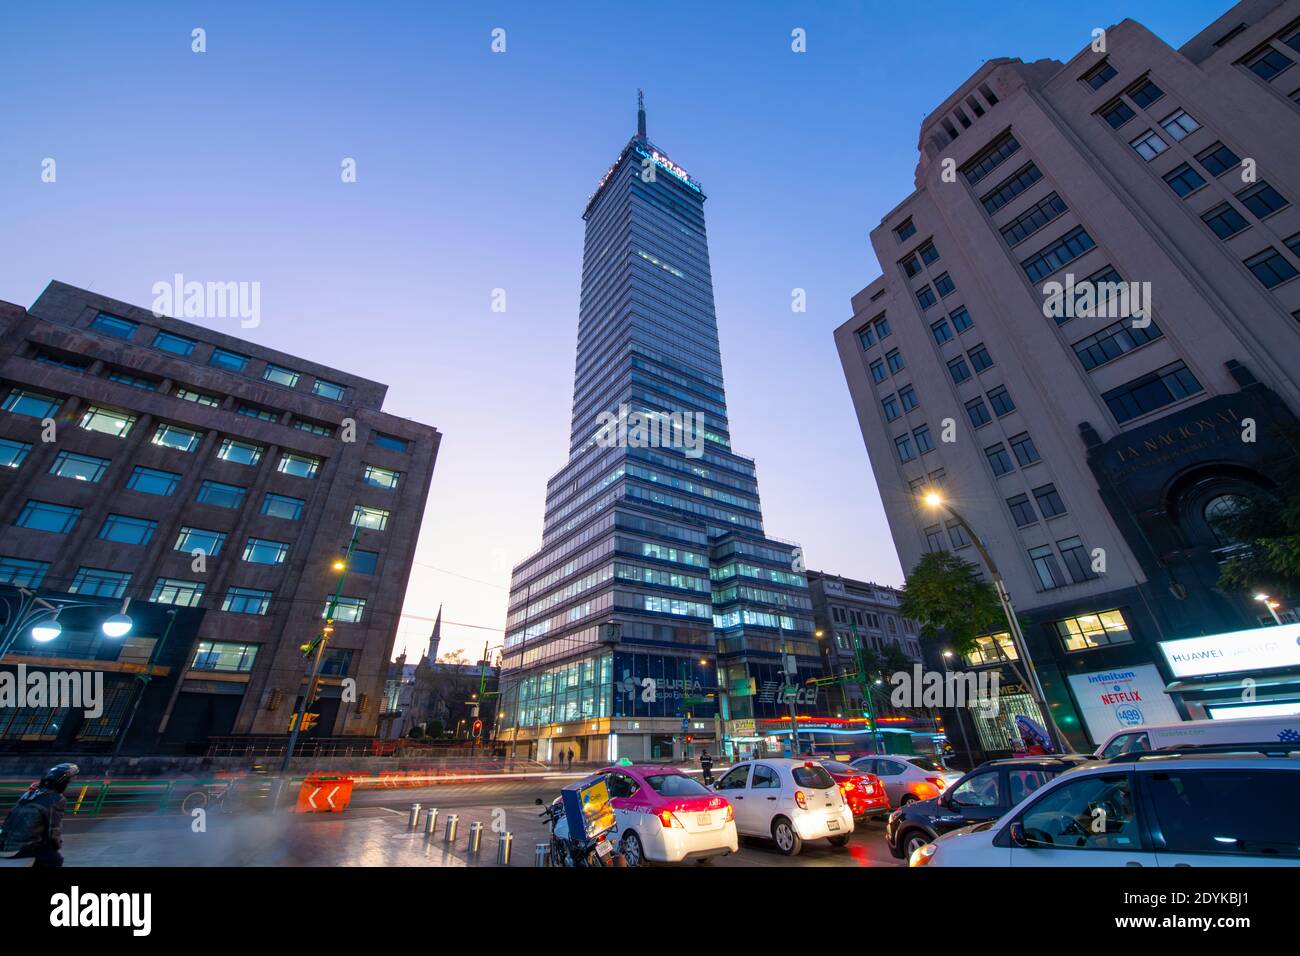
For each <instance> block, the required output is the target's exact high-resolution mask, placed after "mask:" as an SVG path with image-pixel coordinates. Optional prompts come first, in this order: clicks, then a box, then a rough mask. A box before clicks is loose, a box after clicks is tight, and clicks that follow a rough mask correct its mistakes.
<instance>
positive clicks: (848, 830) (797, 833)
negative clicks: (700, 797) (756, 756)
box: [714, 757, 853, 856]
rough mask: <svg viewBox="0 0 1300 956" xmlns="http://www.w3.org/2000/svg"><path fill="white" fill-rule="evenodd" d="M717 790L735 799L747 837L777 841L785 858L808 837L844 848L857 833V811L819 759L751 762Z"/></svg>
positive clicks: (734, 771) (741, 828)
mask: <svg viewBox="0 0 1300 956" xmlns="http://www.w3.org/2000/svg"><path fill="white" fill-rule="evenodd" d="M714 790H716V791H717V792H718V793H719V794H721V795H722V796H724V797H726V798H727V799H728V800H730V801H731V805H732V807H734V808H735V814H736V829H737V830H738V831H739V832H740V833H741V834H742V835H744V836H752V837H762V838H764V839H768V840H773V841H775V842H776V846H777V849H778V850H780V851H781V852H782V853H784V854H785V855H786V856H795V855H796V854H798V853H799V851H800V850H801V849H802V848H803V845H804V843H806V842H807V841H809V840H825V841H826V842H827V843H829V844H830V845H831V846H836V847H840V846H845V845H846V844H847V843H848V842H849V837H850V836H851V835H852V833H853V810H852V809H851V808H850V807H849V804H848V801H847V800H845V799H844V794H843V793H842V792H841V790H840V788H839V785H838V784H836V782H835V778H834V777H832V776H831V775H830V774H829V773H827V772H826V769H825V768H824V767H823V766H822V765H821V764H820V763H817V762H816V761H814V760H799V759H792V758H790V757H780V758H773V759H770V760H746V761H743V762H741V763H738V764H736V765H735V766H734V767H732V768H731V769H730V770H728V771H727V773H726V774H725V775H724V776H723V777H722V779H721V780H719V781H718V782H717V784H716V785H715V786H714Z"/></svg>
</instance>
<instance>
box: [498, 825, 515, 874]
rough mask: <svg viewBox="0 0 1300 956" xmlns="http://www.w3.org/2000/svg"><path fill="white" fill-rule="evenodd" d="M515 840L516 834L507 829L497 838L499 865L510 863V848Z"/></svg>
mask: <svg viewBox="0 0 1300 956" xmlns="http://www.w3.org/2000/svg"><path fill="white" fill-rule="evenodd" d="M514 842H515V835H514V834H513V833H511V832H510V831H509V830H507V831H506V832H505V833H503V834H501V837H500V838H499V839H498V840H497V866H509V865H510V850H511V848H512V847H513V845H514Z"/></svg>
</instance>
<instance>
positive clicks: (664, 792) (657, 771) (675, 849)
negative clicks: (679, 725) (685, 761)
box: [593, 764, 737, 866]
mask: <svg viewBox="0 0 1300 956" xmlns="http://www.w3.org/2000/svg"><path fill="white" fill-rule="evenodd" d="M593 776H600V777H604V778H605V783H606V785H607V786H608V787H609V796H610V803H611V804H612V805H613V807H614V815H615V817H616V818H617V820H618V828H617V832H618V841H619V847H620V849H621V850H622V851H623V855H624V856H625V857H626V858H627V861H628V863H630V864H632V865H633V866H639V865H641V864H642V863H644V862H646V861H652V862H656V863H679V862H681V861H682V860H705V859H708V858H709V857H713V856H725V855H726V854H728V853H735V852H736V849H737V839H736V818H735V816H734V815H733V813H732V810H731V804H730V802H728V801H727V799H726V798H725V797H721V796H719V795H718V794H716V793H714V792H713V791H711V790H708V789H706V788H705V787H704V786H703V785H702V784H701V783H700V782H699V781H697V780H695V779H694V778H693V777H688V776H687V775H686V774H684V773H682V772H681V771H680V770H676V769H674V768H673V767H659V766H654V765H650V764H619V765H617V766H613V767H606V768H605V769H604V770H600V771H598V772H597V773H596V774H595V775H593ZM611 836H612V834H611Z"/></svg>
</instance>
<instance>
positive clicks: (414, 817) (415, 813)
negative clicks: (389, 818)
mask: <svg viewBox="0 0 1300 956" xmlns="http://www.w3.org/2000/svg"><path fill="white" fill-rule="evenodd" d="M419 822H420V805H419V804H418V803H413V804H411V812H410V813H409V814H407V817H406V826H407V828H408V829H410V830H414V829H415V825H416V824H417V823H419Z"/></svg>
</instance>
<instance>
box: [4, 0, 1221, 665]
mask: <svg viewBox="0 0 1300 956" xmlns="http://www.w3.org/2000/svg"><path fill="white" fill-rule="evenodd" d="M1229 6H1230V3H1229V2H1228V0H1149V2H1140V0H1096V2H1088V3H1070V4H1067V3H1060V2H1041V0H1026V2H1004V3H997V4H988V3H981V4H974V3H943V2H935V3H929V4H926V5H925V6H924V7H923V8H922V7H920V6H918V5H916V4H900V3H894V2H817V3H798V4H797V3H780V2H752V3H741V2H735V3H690V4H667V3H657V4H643V3H636V2H626V3H610V2H608V0H605V2H599V3H585V2H584V3H565V2H557V3H548V4H536V3H516V4H494V3H444V2H409V3H394V2H377V0H375V2H367V3H337V2H329V0H322V2H314V3H302V4H297V3H276V4H264V3H243V2H221V3H215V2H214V3H187V2H165V3H164V2H113V3H107V2H100V3H84V2H76V0H61V2H58V3H52V4H33V3H27V4H17V3H6V4H4V6H3V9H0V214H2V219H0V221H2V222H3V229H2V230H0V299H3V300H7V301H10V302H15V303H18V304H20V305H23V306H29V305H31V304H32V302H33V301H35V299H36V298H37V296H38V295H39V294H40V292H41V290H42V289H43V288H44V287H45V285H46V283H47V282H48V281H50V280H51V279H59V280H62V281H64V282H68V283H71V284H73V285H77V286H82V287H87V288H91V289H93V290H94V291H96V292H100V293H103V294H105V295H109V296H112V297H114V298H117V299H121V300H125V301H127V302H131V303H134V304H138V305H142V306H146V307H147V306H148V305H149V304H150V302H151V301H152V299H153V295H152V292H151V289H152V286H153V284H154V283H155V282H158V281H160V280H170V279H171V277H172V276H173V275H174V274H175V273H182V274H183V275H184V276H185V278H186V279H189V280H198V281H220V282H227V281H248V282H253V281H256V282H259V283H260V284H261V310H262V316H261V324H260V326H258V327H257V328H253V329H242V330H241V329H240V328H239V327H238V322H237V321H235V320H228V321H225V322H224V323H223V322H222V320H209V324H211V325H212V326H213V327H215V328H219V329H220V330H221V331H224V332H228V333H230V334H234V335H241V336H243V337H245V338H248V339H250V340H252V341H254V342H256V343H258V344H260V345H263V346H267V347H270V348H275V349H280V350H283V351H286V352H290V353H293V354H297V355H301V356H303V357H305V358H307V359H310V360H312V361H316V362H320V363H323V364H326V365H332V366H334V367H336V368H341V369H345V370H347V371H349V372H352V373H355V374H358V375H363V376H366V377H368V378H372V379H376V380H378V381H381V382H384V383H386V384H388V386H389V392H388V400H387V403H386V405H385V410H386V411H389V412H391V413H393V414H396V415H401V416H404V417H408V418H413V419H416V420H419V421H421V422H425V423H428V424H431V425H434V426H436V427H437V428H438V429H439V430H440V431H441V432H442V433H443V442H442V448H441V451H440V453H439V457H438V463H437V467H436V470H435V472H434V476H433V484H432V488H431V490H430V495H429V502H428V506H427V509H426V512H425V517H424V524H423V527H422V529H421V534H420V543H419V547H418V550H417V553H416V565H415V567H414V570H413V573H412V575H411V584H410V588H409V591H408V594H407V600H406V606H405V611H404V616H403V620H402V624H401V627H400V628H399V632H398V649H399V650H400V649H401V648H402V647H404V646H405V647H407V648H408V649H409V650H410V652H411V653H412V654H414V655H415V656H418V654H419V653H420V650H421V649H422V647H423V645H424V643H425V641H426V639H427V635H428V633H429V629H430V623H431V621H432V618H433V616H434V614H435V613H436V611H437V609H438V606H439V605H440V604H443V605H445V610H444V629H443V649H444V650H448V649H454V648H461V649H464V650H465V651H466V654H467V656H468V657H469V658H470V659H473V660H476V659H477V657H478V654H479V653H480V652H481V650H482V648H483V644H484V642H485V641H488V642H490V643H491V644H494V645H495V644H499V643H500V642H501V638H502V633H501V630H500V629H501V627H502V625H503V623H504V619H505V606H506V594H507V591H506V589H507V586H508V584H509V577H510V567H511V565H512V564H514V563H515V562H516V561H518V560H519V559H520V558H522V557H523V556H524V555H527V554H531V553H532V552H533V551H535V550H536V549H537V548H538V547H539V546H540V544H541V524H542V506H543V499H544V494H545V486H546V480H547V478H548V477H550V476H551V475H552V474H553V473H554V472H556V471H557V470H559V469H560V467H561V466H563V465H564V463H565V460H566V454H567V448H568V437H569V416H570V411H571V402H572V388H573V371H574V369H573V362H574V348H575V341H576V334H577V315H578V291H579V279H580V270H581V264H582V237H583V223H582V219H581V213H582V209H583V206H584V204H585V202H586V199H587V197H588V195H589V194H590V193H591V192H592V190H593V189H594V188H595V186H596V183H597V181H598V180H599V179H600V177H601V175H602V174H603V173H604V172H605V170H606V168H607V167H608V166H609V164H610V163H611V162H613V160H614V159H615V158H616V157H617V155H618V152H619V150H620V149H621V148H622V147H623V145H624V144H625V143H626V142H627V139H628V137H629V136H630V135H631V134H632V133H634V132H635V128H636V126H635V124H636V91H637V88H638V87H643V88H644V89H645V96H646V108H647V112H648V115H649V124H648V125H649V129H648V131H649V136H650V138H651V139H652V140H653V141H654V142H655V143H656V144H657V145H658V146H660V147H661V148H663V149H665V150H667V152H668V153H669V155H670V156H671V157H672V159H673V160H674V161H675V162H676V163H678V164H679V165H681V166H683V167H685V168H686V169H687V170H688V171H689V172H690V174H691V175H692V176H693V177H694V178H695V179H697V180H699V181H700V182H701V183H702V184H703V186H704V191H705V194H706V195H707V196H708V197H709V199H708V202H707V203H706V205H705V215H706V218H707V224H708V232H709V248H710V256H711V262H712V269H713V281H714V293H715V299H716V304H717V311H718V325H719V333H720V336H721V341H722V360H723V368H724V370H725V374H726V382H727V393H728V405H729V413H730V421H731V435H732V442H733V447H734V449H735V450H736V451H737V452H738V453H740V454H743V455H747V456H752V457H753V458H755V459H756V461H757V465H758V474H759V489H760V493H761V495H762V501H763V509H764V518H765V522H766V529H767V532H768V533H769V534H772V535H774V536H777V537H780V538H785V539H789V540H794V541H797V542H799V543H801V544H802V545H803V548H804V552H805V558H806V561H807V564H808V567H810V568H815V569H819V570H826V571H829V572H833V573H839V574H843V575H846V576H850V577H856V578H863V579H867V580H875V581H878V582H881V583H886V584H893V585H897V584H900V583H901V582H902V570H901V569H900V567H899V565H898V559H897V557H896V555H895V552H894V548H893V544H892V542H891V541H890V538H889V532H888V528H887V525H886V523H885V519H884V514H883V511H882V509H881V505H880V499H879V496H878V494H877V492H876V488H875V483H874V481H873V479H872V476H871V470H870V466H869V463H868V460H867V454H866V451H865V449H864V448H863V444H862V439H861V435H860V433H859V430H858V426H857V422H856V419H855V417H854V415H853V409H852V406H851V404H850V401H849V396H848V390H847V388H846V387H845V384H844V378H843V374H842V372H841V370H840V366H839V361H838V358H837V356H836V354H835V349H834V345H833V342H832V339H831V333H832V330H833V329H834V328H835V327H836V326H837V325H839V324H840V323H842V322H843V321H845V320H846V319H847V318H848V317H849V316H850V314H851V308H850V305H849V298H850V296H851V295H853V294H854V293H855V292H857V291H858V290H859V289H861V288H862V287H863V286H865V285H866V284H867V283H868V282H870V281H871V280H872V279H873V278H874V277H875V276H876V275H878V274H879V268H878V266H877V265H876V263H875V259H874V256H873V255H872V252H871V248H870V245H869V243H868V238H867V237H868V233H869V231H870V230H871V229H872V228H873V227H874V226H875V225H876V224H878V223H879V221H880V219H881V217H882V216H883V215H884V214H885V213H886V212H888V211H889V210H890V209H892V208H893V207H894V206H895V205H897V204H898V203H899V202H900V201H901V200H902V199H903V198H904V197H905V196H906V195H907V194H908V193H910V192H911V190H912V188H913V171H914V168H915V165H916V143H917V136H918V128H919V123H920V121H921V119H922V118H923V117H924V116H925V115H926V114H927V113H928V112H929V111H930V110H931V109H933V108H934V107H935V106H936V105H937V104H938V103H940V102H941V101H942V100H943V99H944V98H945V97H947V96H948V94H949V93H951V92H952V90H953V89H954V88H955V87H956V86H957V85H959V84H960V83H961V82H962V81H963V80H965V79H966V78H967V77H968V76H969V75H970V74H971V73H972V72H974V71H975V70H976V69H978V68H979V66H980V65H981V63H983V62H984V61H985V60H986V59H989V58H992V57H998V56H1014V57H1020V58H1021V59H1024V60H1026V61H1031V60H1036V59H1041V58H1055V59H1060V60H1065V59H1068V58H1069V57H1071V56H1072V55H1074V54H1075V53H1076V52H1078V50H1080V49H1081V48H1082V47H1083V46H1085V45H1086V44H1087V43H1088V42H1089V40H1090V34H1091V31H1092V29H1093V28H1094V27H1098V26H1107V25H1110V24H1112V23H1116V22H1118V21H1119V20H1121V19H1123V18H1124V17H1126V16H1130V17H1132V18H1134V19H1136V20H1139V21H1140V22H1142V23H1144V24H1145V25H1146V26H1147V27H1148V28H1150V29H1151V30H1152V31H1153V32H1155V33H1156V34H1157V35H1159V36H1161V37H1163V38H1164V39H1165V40H1167V41H1169V42H1171V43H1173V44H1175V45H1178V44H1181V43H1183V42H1184V41H1185V40H1186V39H1187V38H1189V37H1190V36H1192V35H1193V34H1194V33H1196V32H1197V31H1198V30H1199V29H1201V28H1202V27H1204V26H1205V25H1207V24H1208V23H1209V22H1211V21H1212V20H1213V19H1215V18H1216V17H1218V16H1219V15H1221V14H1222V13H1223V12H1224V11H1225V10H1226V9H1227V8H1228V7H1229ZM968 11H969V13H968ZM195 27H202V28H203V29H204V30H206V33H207V52H205V53H194V52H192V51H191V30H192V29H193V28H195ZM495 28H501V29H504V30H505V41H506V51H505V52H504V53H493V52H492V50H491V42H492V35H491V34H492V31H493V30H494V29H495ZM795 28H802V29H804V30H805V31H806V35H807V52H806V53H802V54H797V53H794V52H792V51H791V48H790V44H791V31H792V30H793V29H795ZM47 157H50V158H54V159H55V160H56V162H57V174H58V175H57V182H55V183H42V182H41V175H40V174H41V164H42V161H43V160H44V159H45V158H47ZM345 158H352V159H354V160H355V161H356V171H357V181H356V182H355V183H344V182H342V180H341V176H340V168H341V163H342V162H343V160H344V159H345ZM797 288H798V289H804V290H806V294H807V311H806V312H802V313H796V312H793V311H792V310H791V294H792V290H794V289H797ZM494 289H503V290H505V296H506V299H505V301H506V311H505V312H504V313H501V312H494V311H493V310H492V296H493V290H494Z"/></svg>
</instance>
